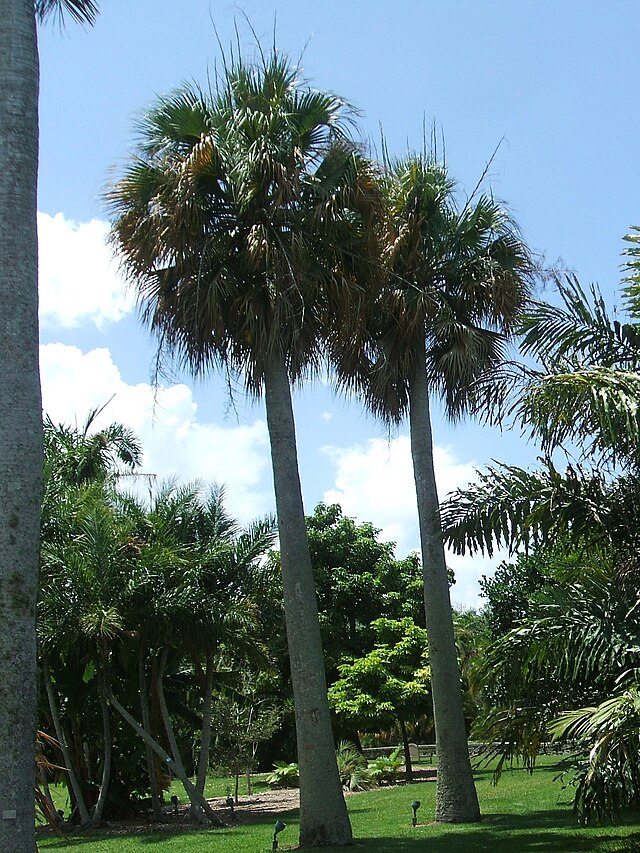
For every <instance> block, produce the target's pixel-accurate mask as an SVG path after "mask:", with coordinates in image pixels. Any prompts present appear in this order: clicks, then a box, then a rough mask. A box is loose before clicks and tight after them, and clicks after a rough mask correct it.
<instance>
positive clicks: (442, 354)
mask: <svg viewBox="0 0 640 853" xmlns="http://www.w3.org/2000/svg"><path fill="white" fill-rule="evenodd" d="M385 182H386V197H387V210H388V231H387V238H386V244H385V266H386V271H387V284H386V287H385V288H383V290H382V291H381V294H380V296H379V298H378V300H377V302H376V303H375V304H376V311H375V314H374V318H373V321H372V322H371V323H370V327H369V330H368V333H367V334H366V335H365V336H364V338H362V339H361V340H360V341H359V346H358V347H357V348H356V350H355V352H354V350H353V349H348V350H346V351H345V350H344V348H340V347H337V348H336V349H337V353H336V363H337V368H338V372H339V375H340V376H341V379H342V381H343V383H345V384H346V386H347V387H348V388H351V389H354V388H355V389H356V390H357V391H358V392H359V393H363V394H364V396H365V399H366V401H367V403H368V405H369V407H370V408H371V409H372V410H373V411H374V412H375V413H377V414H378V415H380V416H382V417H383V418H384V419H385V420H387V421H388V422H390V423H399V422H400V421H401V420H402V419H403V418H404V417H405V415H408V418H409V426H410V433H411V452H412V457H413V470H414V478H415V486H416V496H417V503H418V516H419V525H420V538H421V543H422V562H423V573H424V600H425V614H426V625H427V630H428V633H429V648H430V656H431V670H432V691H433V705H434V721H435V729H436V742H437V747H438V794H437V807H436V819H437V820H440V821H452V822H473V821H477V820H479V817H480V813H479V807H478V800H477V796H476V792H475V787H474V783H473V776H472V773H471V766H470V762H469V754H468V749H467V737H466V731H465V722H464V715H463V707H462V695H461V687H460V673H459V669H458V662H457V655H456V646H455V641H454V632H453V622H452V616H451V602H450V597H449V584H448V578H447V568H446V564H445V553H444V546H443V537H442V529H441V526H440V516H439V508H438V494H437V489H436V481H435V476H434V467H433V447H432V433H431V417H430V397H431V396H432V395H433V394H437V395H439V396H440V397H441V398H442V399H443V400H444V404H445V407H446V410H447V412H448V413H449V415H450V416H452V417H455V416H457V415H459V414H460V413H461V412H462V411H463V410H464V408H465V406H466V404H467V403H468V401H469V392H470V388H471V387H472V385H473V383H474V381H475V380H476V379H477V378H478V377H480V376H482V375H484V374H486V373H487V372H490V371H491V370H492V369H493V368H494V367H495V366H496V365H497V364H499V363H500V361H501V360H502V359H503V357H504V346H505V341H506V337H507V336H508V335H509V333H510V332H511V331H512V330H513V329H514V326H515V324H516V321H517V319H518V317H519V313H520V311H521V309H522V307H523V305H524V303H525V301H526V299H527V297H528V293H529V287H530V276H531V271H532V265H531V260H530V256H529V253H528V251H527V248H526V246H525V245H524V243H523V242H522V240H521V239H520V237H519V236H518V233H517V230H516V228H515V226H514V224H513V221H512V220H511V219H510V218H509V216H508V214H507V213H506V212H505V210H504V208H503V207H502V206H501V205H500V204H498V203H497V202H495V201H494V200H493V199H492V198H490V197H488V196H481V197H479V198H476V199H475V200H474V199H470V200H469V201H468V202H467V203H466V205H465V206H464V207H463V209H462V210H459V209H458V207H457V204H456V193H455V184H454V182H453V181H452V180H451V179H450V178H449V176H448V174H447V171H446V169H445V168H444V167H443V166H442V165H440V164H439V163H437V162H435V161H434V160H432V159H430V158H428V157H420V156H410V157H408V158H407V159H405V160H402V161H400V162H398V163H396V164H394V165H392V166H391V168H390V169H389V172H388V174H387V176H386V179H385ZM354 359H355V364H354ZM363 362H364V367H365V369H364V370H363V369H362V368H363Z"/></svg>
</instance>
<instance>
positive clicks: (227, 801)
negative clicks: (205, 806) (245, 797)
mask: <svg viewBox="0 0 640 853" xmlns="http://www.w3.org/2000/svg"><path fill="white" fill-rule="evenodd" d="M225 803H226V804H227V806H229V808H230V809H231V817H233V806H234V802H233V797H227V799H226V800H225Z"/></svg>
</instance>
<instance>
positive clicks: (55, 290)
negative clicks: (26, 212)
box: [38, 213, 135, 328]
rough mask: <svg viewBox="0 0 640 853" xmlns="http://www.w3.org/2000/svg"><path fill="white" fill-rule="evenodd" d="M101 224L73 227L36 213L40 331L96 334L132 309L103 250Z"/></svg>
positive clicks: (104, 230) (103, 225)
mask: <svg viewBox="0 0 640 853" xmlns="http://www.w3.org/2000/svg"><path fill="white" fill-rule="evenodd" d="M108 230H109V226H108V224H107V223H106V222H102V221H100V220H98V219H92V220H91V222H82V223H78V222H74V221H73V220H70V219H65V217H64V215H63V214H62V213H57V214H56V215H55V216H49V214H47V213H38V251H39V292H40V321H41V323H42V325H43V326H56V325H57V326H62V327H65V328H68V327H73V326H77V325H79V324H80V323H82V322H86V321H90V322H92V323H94V324H95V325H96V326H97V327H98V328H100V327H102V326H103V325H104V324H105V323H107V322H117V321H118V320H121V319H122V318H123V317H124V316H126V315H127V314H129V313H130V312H131V311H132V310H133V308H134V304H135V299H134V295H133V293H132V292H131V291H130V290H129V289H128V288H127V285H126V283H125V281H124V279H123V278H122V276H121V275H120V274H119V272H118V267H117V264H116V262H115V261H114V260H113V258H112V255H111V251H110V249H109V248H108V247H107V245H106V237H107V233H108Z"/></svg>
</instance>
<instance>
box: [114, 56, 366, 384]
mask: <svg viewBox="0 0 640 853" xmlns="http://www.w3.org/2000/svg"><path fill="white" fill-rule="evenodd" d="M352 118H353V110H352V109H351V108H350V107H349V106H348V104H347V103H346V102H345V101H344V100H342V99H341V98H339V97H337V96H335V95H331V94H324V93H321V92H315V91H313V90H311V89H305V88H302V87H301V85H300V82H299V80H298V73H297V69H294V68H292V67H291V66H290V65H289V63H288V61H287V60H286V59H285V58H282V57H281V56H279V55H278V54H276V53H275V52H274V53H273V54H272V55H271V56H270V57H268V58H266V59H264V64H263V65H261V66H257V67H252V66H247V65H243V64H239V65H237V66H236V67H234V68H232V69H229V70H228V71H227V73H226V74H225V76H224V77H223V78H222V80H221V81H220V82H219V85H218V89H217V91H216V92H214V93H204V92H202V91H200V90H198V89H195V88H193V87H190V88H184V89H182V90H181V91H179V92H177V93H176V94H175V95H173V96H172V97H171V98H169V99H166V100H163V101H161V102H160V103H159V104H158V105H157V106H156V107H155V108H154V109H153V110H152V111H151V112H150V113H149V115H148V116H147V118H146V119H145V121H144V122H143V124H142V125H141V127H140V132H141V136H142V145H141V149H140V152H139V155H138V156H137V157H136V159H135V161H134V162H133V164H132V165H131V166H130V167H129V169H128V170H127V172H126V174H125V175H124V177H123V178H122V180H121V181H120V182H119V183H118V184H117V185H116V187H114V188H113V189H112V191H111V192H110V193H109V196H108V198H109V201H110V203H111V207H112V210H113V212H114V214H115V217H116V219H115V224H114V231H113V240H114V243H115V245H116V248H117V250H118V252H119V253H120V255H121V257H122V259H123V262H124V264H125V267H126V268H127V269H128V271H129V272H130V273H131V274H132V275H133V276H134V277H135V279H136V282H137V286H138V292H139V296H140V303H141V307H142V313H143V317H144V319H145V320H146V321H147V322H148V323H149V324H150V325H151V328H152V329H153V330H154V331H155V332H157V333H158V334H159V337H160V341H161V344H162V345H163V346H164V347H166V349H167V350H170V351H172V352H174V353H177V354H179V358H180V359H182V361H183V362H184V364H186V365H188V366H189V367H190V368H191V369H193V370H195V371H201V370H206V369H207V367H209V366H211V365H212V364H222V365H224V366H225V368H227V369H230V371H231V372H232V373H234V374H241V375H242V376H243V377H244V381H245V384H246V387H247V389H249V390H250V391H251V392H254V393H260V390H261V386H262V381H263V376H264V365H265V362H267V361H268V360H269V359H270V358H272V357H273V355H274V353H277V354H278V355H279V354H280V353H286V359H287V367H288V371H289V375H290V377H291V379H292V380H294V381H295V380H296V379H298V378H300V376H301V373H302V372H303V371H304V369H305V368H311V369H313V368H316V367H317V366H318V365H319V362H320V359H321V346H320V343H321V329H322V323H323V322H324V321H325V320H326V318H327V317H328V316H331V315H332V314H334V313H335V312H336V310H338V306H339V305H340V302H341V301H344V291H345V285H346V284H347V283H349V284H350V285H351V292H352V294H354V293H355V294H356V295H357V294H358V292H359V289H358V287H357V286H356V274H357V273H358V260H357V259H358V257H359V254H358V253H357V252H355V251H352V250H354V249H355V248H356V246H357V247H358V250H359V251H361V245H360V244H362V243H363V242H364V241H365V240H366V239H368V234H369V231H368V229H366V228H365V225H366V222H367V219H368V218H369V217H370V216H371V214H372V204H373V201H372V199H373V182H372V181H371V180H370V178H371V176H370V175H369V174H368V172H367V169H366V166H365V163H364V161H363V159H362V158H361V157H360V156H359V155H358V153H357V151H356V150H355V148H354V147H353V145H352V144H351V143H350V142H349V141H348V139H347V136H346V130H347V127H348V125H349V123H350V121H351V120H352ZM338 251H340V252H341V258H340V261H341V262H340V264H339V265H338V264H337V254H338ZM338 269H339V274H338V275H336V270H338ZM369 275H370V273H369Z"/></svg>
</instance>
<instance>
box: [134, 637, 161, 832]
mask: <svg viewBox="0 0 640 853" xmlns="http://www.w3.org/2000/svg"><path fill="white" fill-rule="evenodd" d="M146 649H147V646H146V643H145V642H144V639H143V638H142V637H141V638H140V648H139V649H138V689H139V691H140V714H141V716H142V727H143V728H144V729H146V730H147V731H148V732H149V734H151V715H150V714H149V693H148V691H147V678H146V674H145V666H144V664H145V653H146ZM144 749H145V755H146V759H147V772H148V774H149V789H150V790H151V810H152V814H153V819H154V820H156V821H157V820H160V817H161V808H160V788H159V786H158V774H157V773H156V762H155V758H154V757H153V750H152V749H151V747H150V746H149V744H148V743H146V741H145V744H144Z"/></svg>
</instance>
